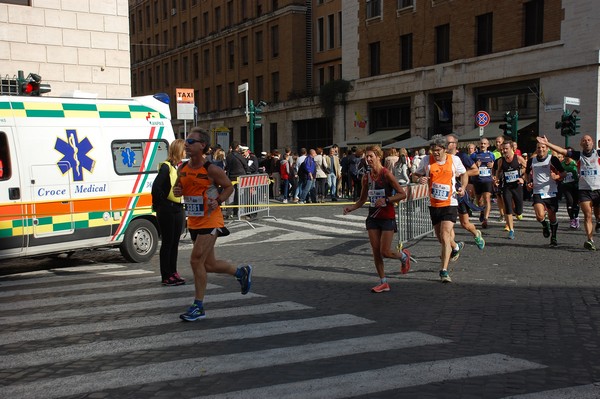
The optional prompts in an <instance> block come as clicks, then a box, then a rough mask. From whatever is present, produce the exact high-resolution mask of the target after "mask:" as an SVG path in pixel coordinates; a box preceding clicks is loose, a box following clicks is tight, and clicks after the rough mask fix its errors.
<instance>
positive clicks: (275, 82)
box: [271, 72, 279, 102]
mask: <svg viewBox="0 0 600 399" xmlns="http://www.w3.org/2000/svg"><path fill="white" fill-rule="evenodd" d="M271 89H272V90H273V95H272V97H271V100H272V101H273V102H279V72H273V73H272V74H271Z"/></svg>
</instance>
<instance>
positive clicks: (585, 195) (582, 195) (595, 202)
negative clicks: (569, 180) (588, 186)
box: [579, 190, 600, 206]
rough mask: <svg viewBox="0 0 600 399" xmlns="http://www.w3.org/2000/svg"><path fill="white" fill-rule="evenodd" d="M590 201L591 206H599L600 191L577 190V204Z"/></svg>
mask: <svg viewBox="0 0 600 399" xmlns="http://www.w3.org/2000/svg"><path fill="white" fill-rule="evenodd" d="M586 201H591V202H592V206H600V190H579V203H582V202H586Z"/></svg>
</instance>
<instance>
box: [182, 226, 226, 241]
mask: <svg viewBox="0 0 600 399" xmlns="http://www.w3.org/2000/svg"><path fill="white" fill-rule="evenodd" d="M189 230H190V238H191V239H192V241H196V237H198V236H203V235H207V234H212V235H216V236H217V237H225V236H228V235H229V230H227V227H210V228H207V229H189Z"/></svg>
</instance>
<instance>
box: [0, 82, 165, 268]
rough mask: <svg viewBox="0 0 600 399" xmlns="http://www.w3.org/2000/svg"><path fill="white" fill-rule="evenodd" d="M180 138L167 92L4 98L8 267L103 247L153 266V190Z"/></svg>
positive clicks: (1, 186)
mask: <svg viewBox="0 0 600 399" xmlns="http://www.w3.org/2000/svg"><path fill="white" fill-rule="evenodd" d="M174 139H175V137H174V133H173V128H172V126H171V113H170V110H169V105H168V96H167V95H166V94H162V95H155V96H145V97H137V98H133V99H126V100H98V99H83V98H57V97H46V96H40V97H35V96H23V95H0V261H1V260H3V259H10V258H18V257H30V256H45V255H49V254H57V253H67V254H70V253H72V252H74V251H76V250H80V249H89V248H97V247H118V248H119V249H120V250H121V253H122V255H123V256H124V257H125V258H126V259H127V260H129V261H131V262H145V261H148V260H149V259H150V258H151V257H152V256H153V255H154V253H155V252H156V248H157V246H158V237H159V234H158V224H157V221H156V216H155V214H153V212H152V198H151V194H150V192H151V188H152V183H153V181H154V179H155V177H156V174H157V171H158V165H159V163H161V162H163V161H164V160H165V159H166V158H167V152H168V148H169V144H170V143H171V142H172V141H173V140H174Z"/></svg>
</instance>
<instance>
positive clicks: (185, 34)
mask: <svg viewBox="0 0 600 399" xmlns="http://www.w3.org/2000/svg"><path fill="white" fill-rule="evenodd" d="M181 40H182V41H183V44H186V43H187V42H188V41H189V39H188V27H187V22H183V23H182V24H181Z"/></svg>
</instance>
